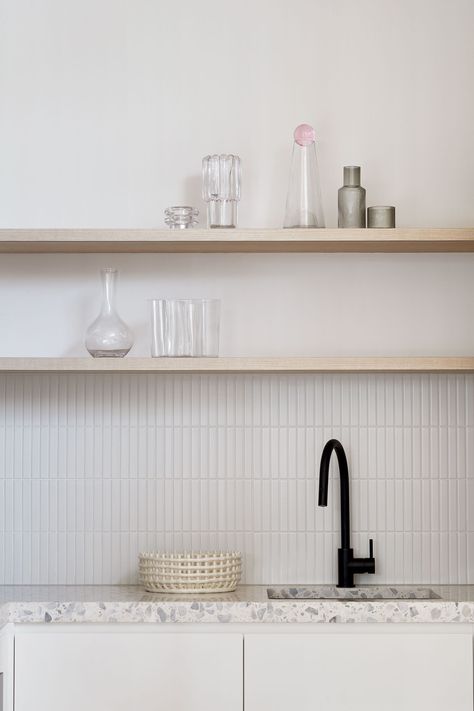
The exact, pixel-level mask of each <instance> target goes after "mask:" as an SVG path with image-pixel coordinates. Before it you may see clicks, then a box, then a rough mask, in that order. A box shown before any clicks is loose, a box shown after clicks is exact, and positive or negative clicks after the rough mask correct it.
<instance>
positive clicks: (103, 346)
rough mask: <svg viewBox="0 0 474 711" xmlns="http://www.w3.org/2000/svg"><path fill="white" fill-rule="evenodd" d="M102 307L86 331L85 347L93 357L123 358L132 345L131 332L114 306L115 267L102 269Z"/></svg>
mask: <svg viewBox="0 0 474 711" xmlns="http://www.w3.org/2000/svg"><path fill="white" fill-rule="evenodd" d="M100 273H101V277H102V307H101V310H100V314H99V315H98V317H97V318H96V320H95V321H94V322H93V323H92V324H91V325H90V326H89V328H88V329H87V333H86V348H87V350H88V351H89V353H90V354H91V356H93V357H94V358H123V357H124V356H126V355H127V353H128V351H129V350H130V348H131V347H132V346H133V334H132V332H131V330H130V329H129V327H128V326H127V324H126V323H124V322H123V321H122V319H121V318H120V316H119V315H118V313H117V310H116V308H115V291H116V283H117V270H116V269H102V270H101V272H100Z"/></svg>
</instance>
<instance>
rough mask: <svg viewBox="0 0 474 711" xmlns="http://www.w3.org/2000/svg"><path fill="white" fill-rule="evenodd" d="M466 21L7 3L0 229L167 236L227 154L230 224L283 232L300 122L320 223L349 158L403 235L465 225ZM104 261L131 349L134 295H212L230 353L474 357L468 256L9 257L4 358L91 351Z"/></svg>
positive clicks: (345, 8)
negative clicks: (116, 285)
mask: <svg viewBox="0 0 474 711" xmlns="http://www.w3.org/2000/svg"><path fill="white" fill-rule="evenodd" d="M473 24H474V5H473V3H472V1H471V0H454V1H453V2H449V3H447V2H445V1H444V0H401V1H399V2H395V3H394V2H392V1H390V2H389V1H388V0H377V2H375V1H374V0H358V2H353V1H352V0H296V1H295V2H292V3H291V4H290V3H287V2H283V1H282V0H252V1H251V2H250V0H241V1H240V2H238V3H235V2H233V3H230V2H228V3H223V2H222V1H221V0H219V1H217V0H202V2H199V3H195V2H192V0H181V1H180V2H174V1H172V0H81V2H78V1H76V2H74V1H73V0H41V2H40V1H37V2H32V1H31V0H0V156H1V160H0V226H2V227H28V226H32V227H40V226H41V227H48V226H55V227H58V226H83V227H84V226H92V227H94V226H97V227H101V226H102V227H104V226H107V227H109V226H121V227H123V226H130V227H137V226H139V227H147V226H161V225H163V210H164V208H165V207H167V206H168V205H170V204H176V203H178V204H179V203H191V204H194V205H199V206H200V207H201V208H203V207H204V206H203V205H202V203H201V200H200V165H201V158H202V156H203V155H205V154H206V153H208V152H222V151H229V152H230V151H233V152H236V153H238V154H240V155H241V157H242V161H243V197H242V202H241V210H240V216H241V217H240V223H241V225H243V226H259V225H260V226H279V225H281V224H282V219H283V211H284V204H285V197H286V187H287V179H288V172H289V160H290V153H291V144H292V131H293V128H294V127H295V125H296V124H297V123H299V122H301V121H308V122H311V123H313V124H314V125H315V126H316V129H317V133H318V136H319V143H318V150H319V157H320V170H321V177H322V187H323V198H324V208H325V212H326V216H327V224H328V225H329V226H331V225H335V224H336V200H337V197H336V196H337V188H338V187H339V185H340V184H341V178H342V166H343V165H344V164H348V163H358V164H361V165H362V168H363V183H364V184H365V186H366V187H367V190H368V204H377V203H378V204H380V203H389V204H390V203H393V204H395V205H396V206H397V215H398V224H399V225H400V226H443V227H445V226H466V225H471V224H473V221H474V200H473V196H474V191H473V187H472V168H473V154H474V131H473V129H472V127H473V125H474V92H473V91H472V86H473V76H474V43H473V42H472V26H473ZM114 264H116V265H118V266H119V267H120V269H121V272H122V283H121V292H120V304H121V310H122V313H123V315H124V317H126V318H127V320H128V321H129V322H130V323H131V324H132V325H133V326H134V328H135V330H136V331H137V340H136V346H135V349H134V351H133V353H134V354H135V355H140V354H146V353H148V352H149V339H148V336H147V332H146V324H147V319H148V312H147V308H146V303H145V299H146V298H148V297H152V296H156V295H161V296H166V295H180V296H186V295H194V296H199V295H206V294H212V295H213V296H221V297H222V299H223V302H224V303H223V309H224V318H223V338H222V352H223V353H225V354H246V353H248V354H259V353H260V354H262V353H266V354H269V355H271V354H275V353H295V354H338V353H341V354H366V353H368V354H387V355H391V354H398V353H400V354H423V353H433V354H443V353H444V354H452V355H456V354H470V353H472V352H474V328H472V327H471V324H472V323H474V279H473V278H472V276H473V274H474V255H460V256H455V255H451V256H446V255H431V256H427V255H418V256H413V255H412V256H404V255H399V256H393V255H390V256H377V255H366V256H345V257H341V256H331V255H309V256H308V255H291V256H290V255H273V256H268V255H265V256H258V257H256V256H245V255H244V256H228V257H221V256H212V255H211V256H195V257H189V256H178V257H173V256H168V257H160V256H154V257H151V258H150V257H148V256H135V257H114V256H105V257H101V256H94V257H90V256H82V257H78V256H72V257H51V256H46V257H40V256H38V257H20V258H18V257H15V256H10V257H8V256H2V259H1V261H0V327H1V330H2V338H1V339H0V355H35V354H37V355H66V354H67V355H79V354H83V353H84V348H83V334H84V330H85V328H86V326H87V324H88V322H90V321H91V320H92V319H93V318H94V316H95V312H96V310H97V298H98V293H97V271H98V269H99V267H100V266H101V265H114ZM58 295H60V298H58Z"/></svg>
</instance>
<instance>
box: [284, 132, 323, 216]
mask: <svg viewBox="0 0 474 711" xmlns="http://www.w3.org/2000/svg"><path fill="white" fill-rule="evenodd" d="M294 139H295V140H294V143H293V154H292V157H291V167H290V181H289V185H288V196H287V199H286V211H285V220H284V223H283V227H292V228H294V227H324V213H323V206H322V202H321V187H320V182H319V171H318V161H317V158H316V133H315V130H314V128H312V126H309V125H308V124H307V123H302V124H301V125H300V126H297V127H296V129H295V132H294Z"/></svg>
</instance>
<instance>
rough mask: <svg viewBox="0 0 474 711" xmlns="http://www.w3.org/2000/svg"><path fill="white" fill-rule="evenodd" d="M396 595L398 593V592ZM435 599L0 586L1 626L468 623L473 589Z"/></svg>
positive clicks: (446, 591)
mask: <svg viewBox="0 0 474 711" xmlns="http://www.w3.org/2000/svg"><path fill="white" fill-rule="evenodd" d="M397 587H400V588H402V589H403V586H397ZM430 587H431V588H432V589H433V590H434V591H435V592H436V593H437V594H438V595H440V596H441V599H436V600H413V599H401V600H370V601H369V600H354V601H347V600H294V599H284V600H269V599H268V598H267V587H266V586H241V587H239V588H238V589H237V590H236V592H235V593H226V594H222V595H190V596H186V595H162V594H151V593H146V592H144V591H143V589H142V588H140V587H138V586H127V585H124V586H90V585H85V586H77V587H76V586H74V587H73V586H31V587H30V586H0V622H2V623H5V622H14V623H25V622H29V623H31V622H135V623H136V622H156V623H183V622H184V623H189V622H206V623H208V622H220V623H229V622H235V623H249V622H269V623H275V622H283V623H284V622H293V623H294V622H316V623H317V622H334V623H357V622H465V623H466V622H467V623H471V624H474V586H472V585H460V586H437V585H431V586H430Z"/></svg>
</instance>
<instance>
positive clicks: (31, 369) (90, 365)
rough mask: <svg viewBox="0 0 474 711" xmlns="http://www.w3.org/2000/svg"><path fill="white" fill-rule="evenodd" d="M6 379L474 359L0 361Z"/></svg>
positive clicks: (453, 368) (444, 369)
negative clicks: (8, 376) (14, 375)
mask: <svg viewBox="0 0 474 711" xmlns="http://www.w3.org/2000/svg"><path fill="white" fill-rule="evenodd" d="M0 372H6V373H473V372H474V357H464V358H463V357H446V358H442V357H426V358H422V357H414V358H402V357H399V358H388V357H387V358H384V357H379V358H369V357H367V358H366V357H353V358H346V357H340V358H311V357H306V358H304V357H293V358H226V357H224V358H129V357H126V358H90V357H89V358H87V357H86V358H0Z"/></svg>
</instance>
